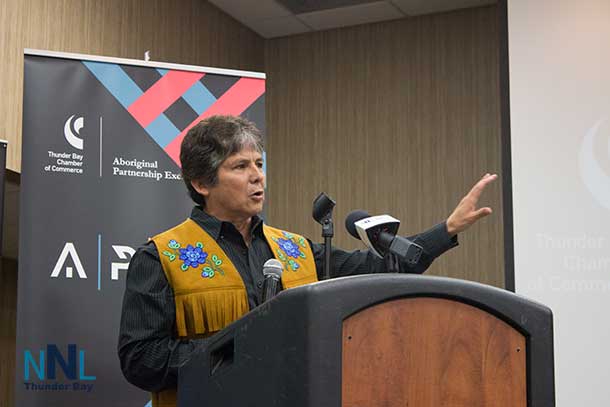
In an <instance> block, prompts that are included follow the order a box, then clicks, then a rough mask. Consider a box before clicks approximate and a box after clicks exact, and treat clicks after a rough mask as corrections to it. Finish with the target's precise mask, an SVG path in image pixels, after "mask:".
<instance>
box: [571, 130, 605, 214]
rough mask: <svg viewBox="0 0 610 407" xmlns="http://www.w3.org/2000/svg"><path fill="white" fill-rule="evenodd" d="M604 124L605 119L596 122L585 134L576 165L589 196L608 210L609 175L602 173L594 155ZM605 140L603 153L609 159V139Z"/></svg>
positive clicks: (602, 170)
mask: <svg viewBox="0 0 610 407" xmlns="http://www.w3.org/2000/svg"><path fill="white" fill-rule="evenodd" d="M605 123H607V119H606V118H603V119H600V120H598V121H597V123H595V124H594V125H593V127H591V128H590V129H589V131H587V134H585V137H584V139H583V141H582V145H581V147H580V153H579V156H578V165H579V168H580V176H581V178H582V180H583V182H584V184H585V186H586V187H587V189H588V190H589V192H590V193H591V195H593V197H594V198H595V199H596V200H597V201H598V202H599V203H600V204H601V205H602V206H603V207H605V208H606V209H609V210H610V175H608V174H607V173H606V171H604V169H603V168H602V166H601V165H600V163H599V162H598V159H597V157H596V155H595V154H594V152H595V145H596V144H597V139H598V137H599V136H600V134H601V133H600V128H602V125H603V124H605ZM606 128H607V126H606ZM606 139H607V141H606V143H605V146H607V148H608V150H607V151H605V153H606V155H607V156H608V158H609V159H610V137H608V135H606Z"/></svg>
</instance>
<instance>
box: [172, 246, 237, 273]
mask: <svg viewBox="0 0 610 407" xmlns="http://www.w3.org/2000/svg"><path fill="white" fill-rule="evenodd" d="M167 247H169V248H170V249H171V251H170V250H164V251H163V255H164V256H167V257H168V258H169V261H174V260H176V259H180V260H182V264H181V265H180V269H181V270H182V271H188V269H189V268H194V269H198V268H199V266H200V265H202V266H203V271H202V272H201V277H203V278H212V277H214V276H215V275H216V274H217V273H219V274H221V275H224V274H225V273H224V271H223V270H222V268H221V267H220V266H222V260H221V259H220V258H219V257H218V256H217V255H215V254H212V255H211V256H210V253H208V252H206V251H204V250H203V243H201V242H197V243H195V246H193V245H190V244H189V245H187V246H186V247H182V244H180V243H178V242H177V241H176V240H174V239H172V240H170V241H169V242H168V243H167Z"/></svg>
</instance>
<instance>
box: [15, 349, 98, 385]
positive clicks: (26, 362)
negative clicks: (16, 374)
mask: <svg viewBox="0 0 610 407" xmlns="http://www.w3.org/2000/svg"><path fill="white" fill-rule="evenodd" d="M85 360H86V351H85V350H84V349H79V348H78V346H77V345H76V344H73V343H71V344H68V346H67V352H66V353H62V351H61V350H60V349H59V347H58V346H57V345H56V344H54V343H49V344H47V346H46V348H43V349H37V350H33V349H24V350H23V385H24V387H25V389H26V390H29V391H84V392H87V393H89V392H91V391H92V390H93V383H92V382H93V381H95V380H96V377H95V376H93V375H91V374H87V372H86V368H85Z"/></svg>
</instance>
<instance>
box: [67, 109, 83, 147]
mask: <svg viewBox="0 0 610 407" xmlns="http://www.w3.org/2000/svg"><path fill="white" fill-rule="evenodd" d="M75 116H76V115H72V116H70V117H68V120H66V123H65V124H64V136H65V137H66V141H67V142H68V143H70V145H71V146H72V147H74V148H76V149H79V150H82V149H83V139H82V138H80V137H78V136H80V131H81V129H82V128H83V126H84V123H83V122H84V119H83V118H82V117H77V118H74V117H75ZM75 133H76V134H75Z"/></svg>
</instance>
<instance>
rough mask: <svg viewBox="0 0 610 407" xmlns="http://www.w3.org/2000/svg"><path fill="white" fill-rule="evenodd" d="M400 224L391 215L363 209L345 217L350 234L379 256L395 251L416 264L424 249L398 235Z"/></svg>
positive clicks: (408, 261) (411, 263) (412, 263)
mask: <svg viewBox="0 0 610 407" xmlns="http://www.w3.org/2000/svg"><path fill="white" fill-rule="evenodd" d="M399 226H400V221H399V220H398V219H395V218H393V217H391V216H390V215H378V216H370V215H369V214H368V213H367V212H366V211H363V210H356V211H353V212H351V213H350V214H349V215H347V217H346V218H345V228H346V229H347V231H348V232H349V234H350V235H352V236H353V237H355V238H356V239H359V240H362V241H363V242H364V244H365V245H366V246H367V247H368V248H369V249H371V251H372V252H373V253H375V254H376V255H377V256H379V257H384V256H385V255H386V254H387V253H393V254H395V255H396V256H398V257H400V258H402V259H405V260H406V261H407V263H409V264H410V265H415V264H417V262H418V261H419V258H420V257H421V254H422V251H423V250H424V249H423V248H422V247H421V246H420V245H418V244H417V243H413V242H412V241H410V240H409V239H407V238H405V237H402V236H396V233H397V232H398V227H399Z"/></svg>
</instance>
